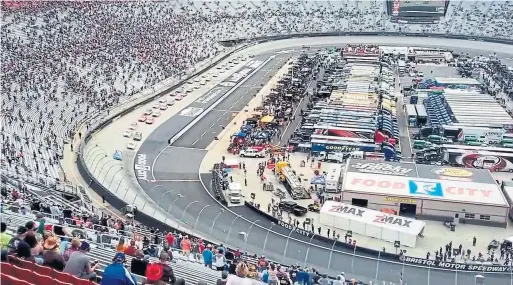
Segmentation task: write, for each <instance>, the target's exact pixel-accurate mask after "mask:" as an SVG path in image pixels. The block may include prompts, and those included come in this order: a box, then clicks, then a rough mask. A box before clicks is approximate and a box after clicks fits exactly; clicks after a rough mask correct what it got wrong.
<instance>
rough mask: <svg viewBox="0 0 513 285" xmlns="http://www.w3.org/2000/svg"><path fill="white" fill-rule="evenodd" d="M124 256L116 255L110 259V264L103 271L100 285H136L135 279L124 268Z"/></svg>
mask: <svg viewBox="0 0 513 285" xmlns="http://www.w3.org/2000/svg"><path fill="white" fill-rule="evenodd" d="M125 262H126V258H125V254H124V253H122V252H118V253H116V255H114V258H113V259H112V264H110V265H109V266H107V267H105V269H104V270H103V275H102V281H101V282H100V285H137V279H136V278H135V276H133V275H132V274H130V272H129V271H128V269H126V268H125V266H124V263H125Z"/></svg>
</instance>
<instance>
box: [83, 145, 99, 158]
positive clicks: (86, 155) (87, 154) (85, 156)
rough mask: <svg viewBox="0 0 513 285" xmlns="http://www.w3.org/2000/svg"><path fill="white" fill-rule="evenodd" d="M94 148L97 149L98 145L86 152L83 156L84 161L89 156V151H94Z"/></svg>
mask: <svg viewBox="0 0 513 285" xmlns="http://www.w3.org/2000/svg"><path fill="white" fill-rule="evenodd" d="M95 148H99V146H98V145H95V146H93V147H92V148H90V149H89V150H88V151H87V153H86V154H85V155H84V160H85V159H86V158H87V157H89V154H90V153H91V151H92V150H93V149H95ZM93 153H94V151H93Z"/></svg>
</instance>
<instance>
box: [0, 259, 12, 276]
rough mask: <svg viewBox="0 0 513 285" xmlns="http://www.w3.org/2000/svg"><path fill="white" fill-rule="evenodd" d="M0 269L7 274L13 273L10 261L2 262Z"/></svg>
mask: <svg viewBox="0 0 513 285" xmlns="http://www.w3.org/2000/svg"><path fill="white" fill-rule="evenodd" d="M0 270H1V271H2V273H5V274H7V275H14V267H13V265H12V264H10V263H7V262H2V263H1V265H0Z"/></svg>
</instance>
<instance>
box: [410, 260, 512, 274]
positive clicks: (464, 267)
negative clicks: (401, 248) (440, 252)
mask: <svg viewBox="0 0 513 285" xmlns="http://www.w3.org/2000/svg"><path fill="white" fill-rule="evenodd" d="M404 263H407V264H415V265H422V266H428V267H433V268H443V269H450V270H461V271H477V272H498V273H512V272H513V271H512V270H513V267H511V266H504V265H481V264H466V263H452V262H445V261H436V260H428V259H423V258H415V257H409V256H405V257H404Z"/></svg>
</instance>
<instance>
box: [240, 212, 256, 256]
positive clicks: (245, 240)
mask: <svg viewBox="0 0 513 285" xmlns="http://www.w3.org/2000/svg"><path fill="white" fill-rule="evenodd" d="M237 217H238V216H237ZM257 222H260V220H256V221H254V222H253V223H251V225H249V229H248V233H247V234H246V238H245V239H244V250H245V251H248V248H247V247H246V245H247V244H248V237H249V233H250V232H251V229H252V228H253V226H254V225H255V224H256V223H257Z"/></svg>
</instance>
